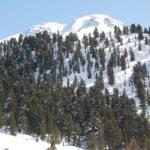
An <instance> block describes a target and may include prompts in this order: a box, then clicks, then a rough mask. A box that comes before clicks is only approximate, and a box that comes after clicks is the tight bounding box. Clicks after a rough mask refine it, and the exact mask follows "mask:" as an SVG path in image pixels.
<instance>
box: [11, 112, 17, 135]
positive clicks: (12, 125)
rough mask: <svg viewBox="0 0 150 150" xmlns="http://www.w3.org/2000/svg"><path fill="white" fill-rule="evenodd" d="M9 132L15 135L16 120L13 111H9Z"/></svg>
mask: <svg viewBox="0 0 150 150" xmlns="http://www.w3.org/2000/svg"><path fill="white" fill-rule="evenodd" d="M10 133H11V135H16V120H15V116H14V113H13V112H11V116H10Z"/></svg>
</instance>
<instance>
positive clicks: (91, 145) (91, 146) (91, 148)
mask: <svg viewBox="0 0 150 150" xmlns="http://www.w3.org/2000/svg"><path fill="white" fill-rule="evenodd" d="M88 150H96V136H95V134H94V133H93V132H90V133H89V135H88Z"/></svg>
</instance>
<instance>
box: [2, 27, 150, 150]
mask: <svg viewBox="0 0 150 150" xmlns="http://www.w3.org/2000/svg"><path fill="white" fill-rule="evenodd" d="M130 32H131V33H138V40H139V42H140V41H141V40H142V39H143V38H144V37H143V31H142V28H141V26H140V25H138V26H136V25H134V24H133V25H131V27H130V30H129V28H128V27H124V28H123V31H121V30H120V28H119V27H117V26H115V29H114V34H115V39H113V38H112V36H111V35H110V36H109V38H108V37H107V36H106V35H105V33H104V32H102V33H99V32H98V29H97V28H95V30H94V32H93V35H90V34H89V36H86V35H85V36H84V37H83V39H82V40H81V41H80V40H79V39H78V37H77V35H76V34H75V33H70V34H69V35H68V36H66V37H65V39H63V37H62V36H61V35H60V34H59V33H57V34H53V36H49V35H48V33H47V32H46V31H45V32H43V33H38V34H36V36H35V37H34V36H29V37H24V38H23V37H22V35H20V37H19V40H18V41H17V40H16V39H13V38H12V39H11V40H10V41H7V42H3V43H1V44H0V127H2V126H5V127H6V128H7V127H8V128H9V129H10V132H11V134H12V135H15V134H16V133H17V132H24V133H26V134H31V135H33V134H35V135H37V137H41V139H45V138H47V137H46V135H48V138H49V139H50V143H51V147H50V149H52V150H54V149H56V147H55V144H56V143H59V142H60V141H62V139H65V140H66V141H67V142H68V143H70V144H72V145H76V146H79V147H80V146H81V142H82V140H81V139H83V137H84V140H86V142H87V144H86V148H87V149H89V150H96V148H97V149H100V150H103V149H105V148H106V147H109V149H110V150H119V149H123V148H126V149H127V150H134V149H136V150H138V149H140V148H141V149H144V148H145V149H147V150H148V148H149V145H150V124H149V122H148V120H147V119H146V117H145V111H146V102H148V99H147V97H148V94H146V91H145V88H144V81H145V78H147V77H148V74H147V69H146V65H141V64H140V63H138V64H137V65H136V66H135V67H134V73H133V76H132V79H133V80H132V81H133V83H134V85H135V86H136V89H137V96H138V97H139V99H140V106H141V108H142V115H138V114H137V108H136V105H135V100H134V99H130V98H128V96H127V94H126V91H124V92H123V93H122V94H120V93H119V91H118V89H117V88H115V89H114V91H113V93H111V94H110V93H109V90H108V89H107V88H105V86H104V73H105V72H106V75H107V78H108V84H110V85H111V86H113V85H114V84H115V75H114V69H115V68H120V69H121V70H122V71H125V70H126V68H127V58H128V55H129V56H130V60H131V61H134V60H135V54H134V51H133V50H132V49H131V48H130V51H127V49H124V50H123V51H122V52H121V49H120V48H119V46H115V45H114V42H115V40H116V41H117V42H118V43H120V45H121V44H122V39H121V35H128V34H130ZM145 32H147V33H148V34H149V30H148V29H147V30H146V29H145ZM145 43H147V44H148V43H149V40H148V39H145ZM105 50H109V51H110V52H111V54H110V57H109V58H107V59H108V60H107V59H106V52H105ZM82 72H87V78H88V79H91V78H95V84H94V86H92V87H90V88H89V89H87V88H86V83H85V81H84V80H83V79H80V80H78V79H77V77H76V74H80V73H82ZM72 74H74V81H73V83H70V81H69V79H68V80H67V84H66V86H63V79H64V78H67V77H68V76H69V75H72ZM81 137H82V138H81Z"/></svg>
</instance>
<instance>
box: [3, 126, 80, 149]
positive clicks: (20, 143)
mask: <svg viewBox="0 0 150 150" xmlns="http://www.w3.org/2000/svg"><path fill="white" fill-rule="evenodd" d="M49 147H50V144H49V143H47V142H46V141H41V140H39V141H38V142H36V138H35V137H32V136H29V135H24V134H17V136H12V135H10V134H9V133H8V134H6V133H4V131H3V130H2V129H1V130H0V150H5V149H8V150H46V149H47V148H49ZM56 148H57V150H81V149H79V148H77V147H74V146H69V145H66V144H65V145H62V144H60V145H56Z"/></svg>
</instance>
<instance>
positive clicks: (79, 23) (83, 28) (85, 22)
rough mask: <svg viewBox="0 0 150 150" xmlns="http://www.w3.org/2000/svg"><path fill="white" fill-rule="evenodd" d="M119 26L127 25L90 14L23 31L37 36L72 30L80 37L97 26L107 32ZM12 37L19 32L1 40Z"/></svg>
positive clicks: (15, 36) (64, 33)
mask: <svg viewBox="0 0 150 150" xmlns="http://www.w3.org/2000/svg"><path fill="white" fill-rule="evenodd" d="M115 25H116V26H119V27H120V29H122V28H123V26H124V25H125V24H124V23H123V22H121V21H118V20H116V19H114V18H111V17H109V16H107V15H103V14H93V15H88V16H83V17H79V18H76V19H74V21H72V22H71V23H69V24H67V25H65V24H60V23H56V22H48V23H43V24H39V25H34V26H32V27H31V28H30V29H28V30H27V31H26V32H24V33H21V34H22V35H23V36H24V37H25V36H30V35H31V36H35V35H36V33H39V32H43V31H47V32H48V33H49V34H50V35H52V34H53V33H57V32H58V31H59V33H61V34H62V35H63V36H66V35H68V34H69V33H70V32H73V33H76V34H77V35H78V36H79V37H80V38H82V37H83V35H84V34H89V33H91V34H92V33H93V31H94V29H95V27H97V28H98V30H99V32H102V31H104V32H105V33H109V32H112V33H113V30H114V26H115ZM11 37H14V38H16V39H18V37H19V34H17V35H12V36H10V37H8V38H5V39H3V40H0V42H3V41H7V40H9V39H10V38H11Z"/></svg>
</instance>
